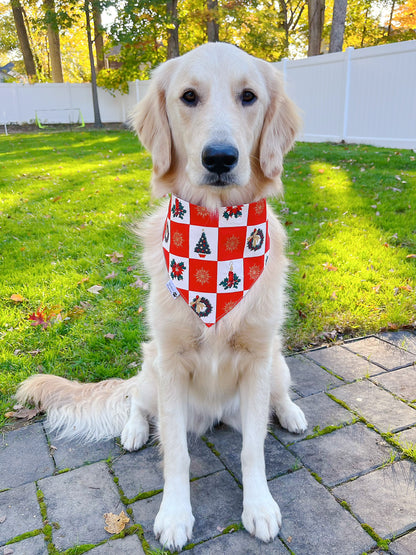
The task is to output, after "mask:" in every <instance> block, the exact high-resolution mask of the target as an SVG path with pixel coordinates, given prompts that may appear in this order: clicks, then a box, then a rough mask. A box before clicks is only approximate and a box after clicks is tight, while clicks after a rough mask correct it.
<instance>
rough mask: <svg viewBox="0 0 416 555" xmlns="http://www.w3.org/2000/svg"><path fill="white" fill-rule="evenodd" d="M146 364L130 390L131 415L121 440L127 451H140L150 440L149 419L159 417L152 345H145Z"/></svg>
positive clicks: (144, 363)
mask: <svg viewBox="0 0 416 555" xmlns="http://www.w3.org/2000/svg"><path fill="white" fill-rule="evenodd" d="M143 350H144V362H143V366H142V370H141V372H139V374H138V376H137V377H136V378H135V382H134V385H132V387H131V388H130V389H129V391H128V396H129V398H130V413H129V417H128V420H127V422H126V424H125V426H124V428H123V429H122V431H121V434H120V439H121V443H122V445H123V447H124V448H125V449H127V451H135V450H137V449H140V447H141V446H142V445H144V444H145V443H146V442H147V440H148V439H149V418H154V417H156V416H157V383H156V379H157V378H156V373H155V371H154V367H153V363H154V358H155V352H153V351H154V349H153V348H152V345H151V344H148V345H143Z"/></svg>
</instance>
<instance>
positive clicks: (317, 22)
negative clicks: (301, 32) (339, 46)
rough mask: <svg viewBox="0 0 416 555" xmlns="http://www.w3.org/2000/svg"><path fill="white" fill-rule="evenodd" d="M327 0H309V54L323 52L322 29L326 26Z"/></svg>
mask: <svg viewBox="0 0 416 555" xmlns="http://www.w3.org/2000/svg"><path fill="white" fill-rule="evenodd" d="M324 15H325V0H308V21H309V45H308V56H317V55H318V54H320V53H321V40H322V29H323V26H324Z"/></svg>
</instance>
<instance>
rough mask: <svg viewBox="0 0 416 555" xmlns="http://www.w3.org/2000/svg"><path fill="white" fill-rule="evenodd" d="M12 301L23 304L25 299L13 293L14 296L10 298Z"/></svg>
mask: <svg viewBox="0 0 416 555" xmlns="http://www.w3.org/2000/svg"><path fill="white" fill-rule="evenodd" d="M10 300H11V301H14V302H15V303H21V302H23V301H24V300H25V298H24V297H22V295H19V294H18V293H13V295H11V296H10Z"/></svg>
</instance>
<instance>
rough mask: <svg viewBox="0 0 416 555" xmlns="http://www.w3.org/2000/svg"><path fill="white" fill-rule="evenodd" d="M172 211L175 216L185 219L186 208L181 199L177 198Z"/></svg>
mask: <svg viewBox="0 0 416 555" xmlns="http://www.w3.org/2000/svg"><path fill="white" fill-rule="evenodd" d="M171 212H172V216H173V217H174V218H179V219H180V220H183V217H184V215H185V214H186V210H185V208H184V206H183V204H182V203H181V201H180V200H179V199H177V198H175V202H174V203H173V204H172V208H171Z"/></svg>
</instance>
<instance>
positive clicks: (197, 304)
mask: <svg viewBox="0 0 416 555" xmlns="http://www.w3.org/2000/svg"><path fill="white" fill-rule="evenodd" d="M189 306H190V307H191V308H192V309H193V310H194V312H195V313H196V314H197V315H198V316H199V317H200V318H205V316H208V315H209V314H211V312H212V305H211V303H210V302H209V300H208V299H206V298H205V297H200V296H199V295H197V296H196V297H195V298H194V299H193V300H192V302H191V303H190V305H189Z"/></svg>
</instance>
